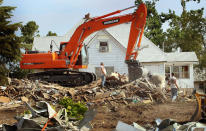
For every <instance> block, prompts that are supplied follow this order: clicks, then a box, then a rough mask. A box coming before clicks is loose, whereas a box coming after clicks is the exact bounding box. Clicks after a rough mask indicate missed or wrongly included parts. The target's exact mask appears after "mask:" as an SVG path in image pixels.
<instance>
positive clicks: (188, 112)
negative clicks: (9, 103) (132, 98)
mask: <svg viewBox="0 0 206 131" xmlns="http://www.w3.org/2000/svg"><path fill="white" fill-rule="evenodd" d="M195 106H196V102H195V101H193V102H174V103H171V102H169V103H164V104H128V105H123V104H120V105H115V106H114V105H113V106H112V105H102V106H99V107H97V111H98V112H97V115H96V116H95V118H94V120H93V121H92V122H91V124H92V126H93V129H92V131H97V130H98V131H112V130H113V129H114V128H115V127H116V125H117V122H118V121H123V122H125V123H127V124H132V123H133V122H136V123H138V124H140V125H141V126H144V127H151V126H152V125H154V124H155V122H154V121H155V119H156V118H160V119H166V118H171V119H174V120H176V121H177V122H185V121H189V119H190V117H191V116H192V114H193V113H194V110H195ZM25 110H26V108H25V107H24V106H19V107H13V108H4V109H1V108H0V124H3V123H4V124H5V123H6V124H13V123H15V122H16V121H15V119H14V117H15V116H17V115H20V114H21V113H23V112H24V111H25Z"/></svg>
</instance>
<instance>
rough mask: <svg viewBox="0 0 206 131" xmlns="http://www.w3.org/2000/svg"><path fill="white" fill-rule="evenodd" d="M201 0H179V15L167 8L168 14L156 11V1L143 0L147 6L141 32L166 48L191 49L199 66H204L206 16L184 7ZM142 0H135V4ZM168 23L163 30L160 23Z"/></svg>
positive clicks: (205, 61)
mask: <svg viewBox="0 0 206 131" xmlns="http://www.w3.org/2000/svg"><path fill="white" fill-rule="evenodd" d="M191 1H194V2H197V4H198V3H200V0H181V1H180V4H181V6H182V13H181V15H179V16H178V15H177V14H176V13H175V11H172V10H169V12H168V13H161V14H159V13H158V12H157V10H156V2H158V0H152V1H149V0H148V1H144V3H145V4H146V6H147V12H148V16H147V23H146V27H145V32H144V35H145V36H146V37H147V38H149V39H150V40H151V41H152V42H153V43H154V44H156V45H159V46H160V48H161V47H162V44H163V43H164V45H165V46H164V47H165V51H166V52H171V51H172V50H173V49H177V48H181V50H182V51H184V52H190V51H194V52H195V53H196V54H197V56H198V58H199V61H200V66H205V67H206V54H205V53H206V18H205V17H204V16H203V14H204V9H203V8H201V9H196V10H186V6H187V2H191ZM142 2H143V0H136V1H135V4H136V5H138V4H140V3H142ZM164 23H168V24H169V26H168V28H167V30H166V31H163V30H162V25H163V24H164Z"/></svg>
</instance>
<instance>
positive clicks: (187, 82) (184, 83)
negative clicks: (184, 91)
mask: <svg viewBox="0 0 206 131" xmlns="http://www.w3.org/2000/svg"><path fill="white" fill-rule="evenodd" d="M189 67H190V70H189V72H190V78H189V79H178V84H179V86H180V87H181V88H194V76H193V64H190V65H189Z"/></svg>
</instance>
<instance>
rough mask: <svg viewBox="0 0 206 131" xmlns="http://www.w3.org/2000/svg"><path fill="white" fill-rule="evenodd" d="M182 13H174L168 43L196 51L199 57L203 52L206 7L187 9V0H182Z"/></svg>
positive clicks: (173, 46) (174, 46)
mask: <svg viewBox="0 0 206 131" xmlns="http://www.w3.org/2000/svg"><path fill="white" fill-rule="evenodd" d="M181 5H182V14H181V15H180V16H177V15H175V14H174V13H173V14H172V13H171V12H170V14H169V15H172V17H171V19H170V23H169V25H170V27H169V28H168V30H167V41H166V44H167V45H171V46H172V48H178V47H180V48H181V49H182V51H195V52H196V54H197V56H198V58H200V56H201V54H202V53H203V45H204V35H205V33H204V32H205V28H206V19H205V18H204V17H203V11H204V9H203V8H202V9H197V10H190V11H187V10H186V1H185V0H182V1H181Z"/></svg>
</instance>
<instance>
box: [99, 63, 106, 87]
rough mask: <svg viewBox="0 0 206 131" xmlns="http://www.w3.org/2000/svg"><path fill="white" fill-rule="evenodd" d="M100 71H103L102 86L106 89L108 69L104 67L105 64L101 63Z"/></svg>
mask: <svg viewBox="0 0 206 131" xmlns="http://www.w3.org/2000/svg"><path fill="white" fill-rule="evenodd" d="M100 70H101V71H100V72H101V79H102V83H101V86H102V87H104V84H105V80H106V75H107V71H106V69H105V67H104V63H103V62H101V63H100Z"/></svg>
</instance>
